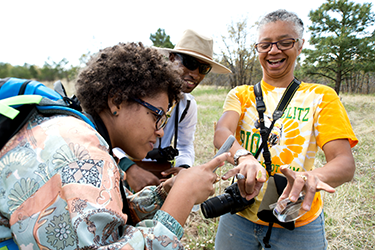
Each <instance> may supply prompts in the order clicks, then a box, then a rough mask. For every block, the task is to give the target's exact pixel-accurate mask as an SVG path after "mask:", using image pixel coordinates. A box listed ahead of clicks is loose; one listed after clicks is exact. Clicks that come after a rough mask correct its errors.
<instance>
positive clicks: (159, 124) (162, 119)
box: [132, 98, 168, 130]
mask: <svg viewBox="0 0 375 250" xmlns="http://www.w3.org/2000/svg"><path fill="white" fill-rule="evenodd" d="M132 99H133V100H134V101H136V102H137V103H139V104H141V105H142V106H144V107H146V108H147V109H149V110H151V111H152V112H153V115H155V117H156V123H155V127H156V130H160V129H162V128H163V127H164V126H165V124H166V123H167V120H168V118H167V115H166V114H165V112H164V111H163V110H161V109H158V108H157V107H155V106H153V105H151V104H150V103H148V102H145V101H143V100H141V99H138V98H132Z"/></svg>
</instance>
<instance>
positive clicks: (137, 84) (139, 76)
mask: <svg viewBox="0 0 375 250" xmlns="http://www.w3.org/2000/svg"><path fill="white" fill-rule="evenodd" d="M179 73H180V72H179V69H178V67H174V66H173V65H172V63H171V62H169V60H167V59H166V58H165V57H163V56H162V55H161V54H160V53H159V52H158V51H157V50H156V49H153V48H149V47H145V46H144V45H143V44H142V43H138V44H137V43H119V44H117V45H115V46H113V47H108V48H105V49H103V50H100V51H99V52H98V53H97V54H95V55H94V56H92V57H91V59H90V60H89V62H88V63H87V65H86V67H85V68H83V69H82V71H81V72H80V73H79V75H78V77H77V81H76V84H75V88H76V95H77V97H78V99H79V100H80V102H81V106H82V108H83V109H84V110H85V111H86V112H87V113H89V114H91V115H97V114H99V113H100V112H101V111H103V110H105V109H107V108H108V98H112V97H114V104H115V105H120V104H121V103H122V102H123V101H130V102H131V101H132V99H131V98H140V99H142V98H144V97H154V96H156V95H158V94H159V93H162V92H164V93H167V94H168V98H169V103H170V104H171V103H173V102H175V101H176V102H177V101H178V100H179V99H180V93H181V87H182V80H181V78H180V74H179Z"/></svg>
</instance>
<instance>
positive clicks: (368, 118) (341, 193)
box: [183, 86, 375, 250]
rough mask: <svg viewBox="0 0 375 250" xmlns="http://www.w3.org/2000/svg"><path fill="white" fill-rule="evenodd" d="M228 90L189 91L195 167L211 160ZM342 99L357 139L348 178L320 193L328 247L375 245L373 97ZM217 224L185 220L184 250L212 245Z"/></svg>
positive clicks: (194, 216)
mask: <svg viewBox="0 0 375 250" xmlns="http://www.w3.org/2000/svg"><path fill="white" fill-rule="evenodd" d="M228 91H229V90H228V89H224V88H215V87H209V86H199V87H197V89H196V90H194V92H193V93H192V94H193V95H194V96H195V98H196V100H197V103H198V125H197V131H196V134H195V150H196V160H195V165H199V164H202V163H204V162H206V161H208V160H210V159H211V158H212V157H213V156H214V154H215V149H214V146H213V133H214V123H215V122H217V120H218V119H219V118H220V116H221V114H222V105H223V102H224V100H225V96H226V94H227V93H228ZM341 98H342V102H343V104H344V106H345V108H346V110H347V112H348V114H349V118H350V120H351V123H352V126H353V129H354V132H355V134H356V135H357V137H358V139H359V143H358V145H357V146H356V147H354V148H353V154H354V157H355V160H356V166H357V169H356V173H355V177H354V178H353V180H352V181H351V182H349V183H345V184H344V185H342V186H340V187H338V188H337V189H336V192H335V193H334V194H323V195H324V202H325V205H324V212H325V217H326V233H327V240H328V244H329V246H328V249H375V202H374V200H375V188H374V184H375V174H374V172H375V153H373V151H374V145H375V136H374V134H375V112H374V110H375V98H374V96H362V95H356V96H349V95H341ZM324 164H325V159H324V155H323V153H322V152H319V153H318V156H317V158H316V166H317V167H321V166H323V165H324ZM230 167H231V165H230V164H226V165H224V167H222V168H221V171H222V173H225V170H226V169H228V168H230ZM218 173H220V172H218ZM228 184H229V182H224V181H220V182H218V183H217V184H216V185H217V186H216V187H217V193H216V195H218V194H222V192H223V189H224V188H225V187H226V186H228ZM217 225H218V219H217V218H215V219H209V220H207V219H205V218H204V217H203V215H202V214H201V212H200V211H198V212H192V213H191V214H190V216H189V218H188V220H187V222H186V224H185V235H184V237H183V242H184V243H185V245H186V249H203V250H208V249H215V247H214V242H215V232H216V229H217Z"/></svg>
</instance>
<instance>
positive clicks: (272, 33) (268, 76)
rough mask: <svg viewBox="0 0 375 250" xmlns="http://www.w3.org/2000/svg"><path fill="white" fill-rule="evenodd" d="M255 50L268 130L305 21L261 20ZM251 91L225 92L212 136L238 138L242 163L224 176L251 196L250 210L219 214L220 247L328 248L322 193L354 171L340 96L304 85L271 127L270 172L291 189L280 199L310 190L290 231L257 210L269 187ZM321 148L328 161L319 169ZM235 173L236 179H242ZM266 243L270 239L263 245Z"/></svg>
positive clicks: (218, 140)
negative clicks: (316, 165)
mask: <svg viewBox="0 0 375 250" xmlns="http://www.w3.org/2000/svg"><path fill="white" fill-rule="evenodd" d="M258 31H259V37H258V43H257V45H256V49H257V52H258V55H259V61H260V63H261V65H262V69H263V78H262V81H261V88H262V93H263V101H264V103H265V105H266V111H265V113H264V118H265V125H266V126H267V125H269V124H270V123H271V121H272V113H273V112H274V110H275V109H276V107H277V104H278V102H279V101H280V99H281V97H282V95H283V94H284V92H285V90H286V88H287V87H288V85H289V84H290V83H291V82H293V80H294V79H295V78H294V65H295V62H296V58H297V57H298V55H299V54H300V53H301V51H302V47H303V43H304V39H303V38H302V35H303V23H302V21H301V19H300V18H298V17H297V16H296V15H295V14H294V13H290V12H287V11H285V10H278V11H275V12H272V13H269V14H268V15H266V16H265V17H264V18H263V19H262V20H261V21H260V23H259V27H258ZM258 119H259V116H258V111H257V109H256V101H255V95H254V88H253V86H247V85H243V86H239V87H236V88H234V89H233V90H231V91H230V93H229V94H228V96H227V98H226V100H225V104H224V113H223V115H222V117H221V118H220V120H219V122H218V124H217V128H216V131H215V138H214V144H215V146H216V147H218V148H219V147H220V146H221V145H222V144H223V143H224V141H225V139H226V138H227V137H228V136H229V135H231V134H234V135H235V136H236V139H237V141H236V142H235V144H234V146H233V147H232V148H231V153H232V155H233V156H234V158H232V163H237V166H235V167H234V168H233V169H232V170H230V171H228V173H226V174H225V175H224V177H223V179H228V178H231V177H233V176H236V175H237V174H240V176H242V179H241V178H238V179H239V180H238V187H239V190H240V193H241V195H242V196H243V197H246V198H247V199H249V200H250V199H252V198H254V200H255V202H254V204H253V205H252V206H250V207H249V208H247V209H245V210H243V211H241V212H239V213H237V214H234V215H232V214H225V215H223V216H221V218H220V223H219V229H218V232H217V235H216V242H215V249H217V250H224V249H225V250H229V249H261V248H262V247H263V248H267V247H269V245H268V243H269V244H270V245H271V246H272V249H326V248H327V241H326V238H325V233H324V215H323V211H322V207H323V203H322V200H321V197H320V192H319V191H321V190H323V191H326V192H330V193H332V192H334V191H335V190H334V188H335V187H337V186H339V185H341V184H343V183H344V182H347V181H350V180H351V179H352V178H353V175H354V171H355V163H354V159H353V155H352V152H351V147H354V146H355V145H356V144H357V142H358V141H357V139H356V137H355V135H354V133H353V131H352V127H351V125H350V122H349V119H348V117H347V114H346V111H345V109H344V107H343V105H342V104H341V102H340V99H339V98H338V96H337V94H336V93H335V91H334V90H333V89H331V88H329V87H327V86H323V85H320V84H308V83H304V82H302V83H301V84H300V86H299V88H298V90H297V91H296V93H295V94H294V96H293V98H292V100H291V102H290V103H289V104H288V106H287V108H286V110H285V112H284V114H283V116H282V117H281V118H280V119H278V120H277V123H276V124H275V126H274V128H275V127H277V129H278V132H277V133H275V135H274V136H275V138H276V140H275V143H274V144H273V145H272V147H271V148H270V149H269V151H270V153H271V160H272V175H273V174H275V173H278V174H282V175H284V176H285V177H286V178H287V180H288V184H287V186H286V188H285V189H284V192H283V193H282V195H281V196H280V198H279V200H282V199H285V198H289V199H290V200H291V201H293V202H294V201H296V200H297V198H298V195H299V194H300V192H301V191H304V192H305V199H304V201H303V203H302V209H303V210H305V211H307V212H306V213H305V214H304V215H303V216H302V217H300V218H299V219H297V220H296V221H295V229H294V230H288V229H285V228H283V227H281V226H280V225H278V224H274V225H273V229H272V233H271V230H270V227H271V228H272V225H270V227H269V223H268V222H265V221H262V220H260V219H259V218H258V216H257V213H258V210H259V206H260V204H261V202H262V199H263V197H264V195H265V191H266V189H267V184H268V175H267V171H266V169H265V167H264V165H265V163H264V159H263V156H262V154H260V155H259V157H258V158H257V159H255V158H254V156H253V154H254V153H255V152H256V151H257V149H258V147H259V145H260V144H261V136H260V132H259V126H257V123H256V122H257V120H258ZM318 147H320V148H321V149H322V150H323V151H324V154H325V157H326V160H327V164H325V166H323V167H322V168H314V159H315V156H316V152H317V150H318ZM237 176H238V175H237ZM264 239H265V240H264Z"/></svg>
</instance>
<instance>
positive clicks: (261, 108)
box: [254, 78, 301, 176]
mask: <svg viewBox="0 0 375 250" xmlns="http://www.w3.org/2000/svg"><path fill="white" fill-rule="evenodd" d="M300 84H301V82H300V81H298V80H297V79H296V78H294V79H293V80H292V82H291V83H290V84H289V85H288V87H287V88H286V90H285V92H284V94H283V96H282V97H281V100H280V101H279V104H278V105H277V107H276V110H275V111H274V112H273V114H272V123H271V125H270V127H269V128H267V127H266V126H265V125H264V112H265V111H266V105H265V103H264V101H263V94H262V87H261V83H260V82H258V83H257V84H256V85H255V86H254V94H255V101H256V108H257V111H258V115H259V125H260V135H261V137H262V144H261V145H260V147H259V148H258V150H257V152H256V153H255V155H254V157H255V158H258V156H259V154H260V152H261V151H262V149H263V158H264V163H265V165H266V170H267V172H268V174H269V176H271V172H272V166H271V153H270V152H269V149H268V144H267V141H268V137H269V134H270V133H271V130H272V128H273V126H274V125H275V122H276V120H277V119H279V118H280V117H282V116H283V114H284V111H285V109H286V107H287V106H288V104H289V103H290V101H291V100H292V98H293V96H294V94H295V93H296V91H297V89H298V88H299V85H300Z"/></svg>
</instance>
